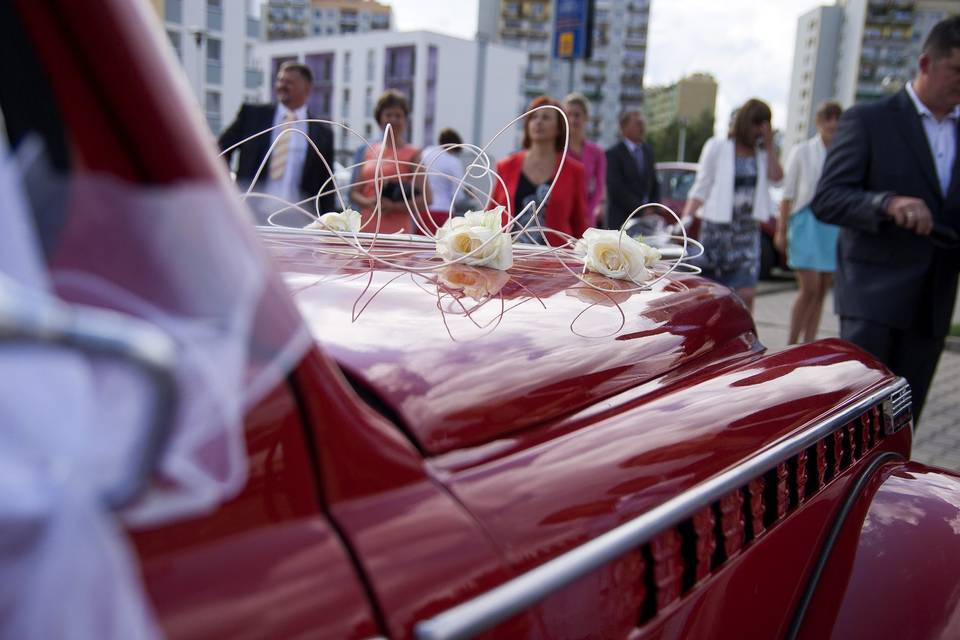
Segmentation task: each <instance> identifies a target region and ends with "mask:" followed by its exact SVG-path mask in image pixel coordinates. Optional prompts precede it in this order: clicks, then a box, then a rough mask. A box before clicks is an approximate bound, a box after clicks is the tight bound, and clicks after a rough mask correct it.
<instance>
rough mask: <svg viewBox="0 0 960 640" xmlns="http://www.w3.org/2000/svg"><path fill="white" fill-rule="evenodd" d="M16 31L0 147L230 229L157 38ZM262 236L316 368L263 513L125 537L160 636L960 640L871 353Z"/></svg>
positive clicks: (275, 409) (107, 16)
mask: <svg viewBox="0 0 960 640" xmlns="http://www.w3.org/2000/svg"><path fill="white" fill-rule="evenodd" d="M232 9H233V5H232V4H229V5H227V7H226V10H232ZM0 31H2V33H3V37H2V38H0V40H3V41H4V42H6V43H7V45H5V50H6V49H7V48H10V47H13V46H14V44H16V45H17V46H18V47H19V49H18V50H17V57H18V64H20V63H22V64H23V65H25V66H26V65H28V63H30V64H33V63H36V64H38V65H39V66H40V67H41V68H42V69H44V70H45V72H44V73H40V74H22V73H21V74H19V75H18V74H17V71H16V70H15V69H14V68H13V67H14V66H16V65H12V64H5V65H4V67H3V74H4V78H3V80H2V84H3V88H4V90H3V93H2V96H0V108H2V110H3V114H4V118H5V121H6V123H7V130H8V131H9V132H11V133H16V132H18V131H22V130H24V129H30V128H35V129H37V130H39V131H42V132H44V135H46V136H47V137H48V140H50V141H53V142H56V141H57V139H58V136H59V141H60V143H61V147H62V149H64V150H65V152H66V153H68V154H69V155H70V157H71V158H72V159H73V162H72V163H71V164H70V166H72V167H74V169H73V170H74V171H77V172H84V171H98V172H105V173H108V174H113V175H115V176H119V177H121V178H123V179H124V180H127V181H130V182H135V183H141V184H170V183H173V182H177V181H195V182H199V183H204V184H208V185H214V186H215V187H216V189H218V190H219V193H220V194H221V195H222V198H223V199H224V200H232V199H233V200H235V199H236V197H237V196H236V194H235V193H234V192H233V188H232V186H231V185H230V183H229V181H228V178H227V172H226V171H225V169H224V167H223V166H222V163H221V162H220V161H219V160H218V158H217V157H216V153H215V149H214V145H213V143H212V140H211V139H210V137H209V132H205V131H203V130H202V129H201V126H202V125H201V123H200V120H199V118H198V117H197V116H196V115H195V114H193V113H191V109H193V108H195V107H193V106H192V100H193V99H192V98H191V97H190V96H189V95H188V94H187V92H186V89H185V87H184V85H183V83H182V82H181V81H179V80H178V79H177V78H176V76H175V74H176V73H177V71H176V69H175V67H174V66H173V65H171V64H167V62H168V61H169V60H170V59H171V58H170V57H169V56H167V57H160V56H159V55H158V47H159V46H163V34H162V32H161V31H160V29H159V27H158V25H157V24H155V18H154V17H153V16H152V15H151V13H150V10H149V8H145V7H143V6H141V5H139V4H137V3H134V2H130V1H129V0H101V1H99V2H96V3H77V2H70V1H67V0H19V1H17V2H14V3H13V4H12V5H7V7H6V8H5V9H4V10H3V20H2V21H0ZM7 53H8V54H9V51H8V52H7ZM10 59H11V58H9V57H8V58H7V60H8V61H9V60H10ZM27 68H28V67H27ZM14 77H16V82H17V84H16V86H11V82H13V80H12V78H14ZM38 95H40V96H46V95H49V96H51V99H52V100H53V101H54V102H53V104H54V105H55V107H56V108H55V109H46V108H32V107H31V106H30V105H31V104H33V103H32V102H31V101H32V100H33V96H38ZM202 213H203V212H200V211H198V212H197V215H202ZM237 224H243V222H242V221H240V220H237ZM260 233H261V236H262V241H263V243H264V245H265V246H266V247H267V249H268V250H269V251H270V252H271V253H272V254H273V256H274V258H275V263H276V265H277V268H278V270H279V271H280V273H282V276H283V278H284V281H285V283H286V285H287V287H288V289H289V292H290V295H291V296H292V298H293V300H294V302H295V304H296V306H297V308H298V309H299V310H300V312H301V313H302V316H303V319H304V321H305V322H306V323H307V324H308V325H309V327H310V328H311V331H312V334H313V336H314V338H315V342H314V344H313V346H312V348H311V349H310V350H309V352H308V353H307V354H306V355H305V356H304V357H303V358H302V360H300V361H299V363H298V364H297V365H296V367H295V369H294V370H293V371H292V372H291V374H290V375H289V376H287V377H286V379H285V380H283V381H282V383H281V384H279V385H278V386H277V387H276V388H275V389H274V390H273V392H272V393H271V394H269V395H268V396H267V397H266V399H264V400H263V401H262V402H260V403H259V405H258V406H256V407H255V408H254V409H253V410H252V411H250V412H249V414H248V415H247V416H246V422H245V424H246V446H247V452H246V456H247V460H248V463H249V468H248V479H247V481H246V484H245V486H244V487H243V488H242V491H240V493H239V494H238V495H236V496H235V497H233V498H232V499H231V500H229V501H228V502H226V503H224V504H221V505H220V506H219V507H217V508H216V509H215V510H213V511H211V512H210V513H208V514H207V515H204V516H202V517H197V518H193V519H191V520H188V521H183V522H179V523H172V524H169V525H166V526H163V527H160V528H155V529H153V530H148V531H137V532H135V533H133V534H132V538H133V541H134V544H135V548H136V551H137V554H138V559H139V567H140V574H141V576H142V580H143V582H144V584H145V586H146V590H147V593H148V594H149V600H150V604H151V605H152V610H153V613H154V614H155V616H156V617H157V619H158V620H159V623H160V625H161V627H162V629H163V631H164V632H165V634H166V635H167V636H168V637H170V638H178V639H193V638H198V639H199V638H227V637H230V638H369V637H374V636H381V637H391V638H413V637H416V638H467V637H490V638H615V637H629V638H659V637H669V638H706V637H721V638H777V637H789V638H794V637H800V638H818V639H819V638H825V637H833V638H878V637H898V638H899V637H909V638H944V639H945V638H956V637H960V572H958V571H957V568H958V567H960V477H958V476H957V475H955V474H952V473H949V472H945V471H941V470H937V469H931V468H928V467H925V466H923V465H920V464H917V463H914V462H911V461H910V448H911V439H912V420H911V414H910V391H909V388H908V387H907V386H906V385H905V382H904V381H903V380H902V379H898V378H896V377H895V376H893V375H892V374H891V373H890V372H889V371H888V370H886V369H885V368H884V367H883V366H882V365H880V364H879V363H878V362H877V361H875V360H874V359H872V358H871V357H870V356H868V355H867V354H865V353H864V352H862V351H860V350H858V349H857V348H855V347H853V346H851V345H849V344H847V343H844V342H842V341H838V340H825V341H820V342H816V343H812V344H807V345H803V346H799V347H794V348H791V349H787V350H784V351H780V352H777V353H770V352H768V351H767V350H766V349H765V348H764V346H763V345H762V344H761V343H760V342H759V341H758V340H757V335H756V329H755V327H754V324H753V321H752V319H751V317H750V315H749V313H748V312H747V311H746V309H745V308H744V307H743V305H742V304H741V303H739V302H738V301H737V300H736V298H735V297H733V296H732V294H731V293H730V292H729V291H728V290H726V289H724V288H723V287H720V286H717V285H714V284H712V283H710V282H708V281H705V280H703V279H701V278H698V277H695V276H683V275H681V276H671V277H669V278H667V279H665V280H663V281H661V282H659V283H658V284H656V285H655V286H654V287H653V288H652V290H650V291H642V292H627V293H624V294H623V295H622V296H615V295H607V294H604V295H599V296H598V295H597V293H596V292H595V291H594V290H591V289H589V288H585V287H584V286H583V285H582V283H581V282H580V281H579V280H577V279H576V278H574V277H572V276H571V275H570V274H569V273H568V272H567V271H566V270H564V269H563V268H562V267H561V266H560V265H559V264H557V262H556V260H554V259H550V258H537V257H533V256H530V257H526V258H523V259H522V260H519V261H518V265H517V266H515V267H514V268H512V269H511V270H510V271H508V272H506V273H505V274H504V275H503V276H502V277H501V276H499V275H495V276H493V275H490V274H489V273H486V272H485V270H482V269H478V270H475V271H473V272H468V273H463V272H460V273H456V272H454V273H449V274H437V275H436V276H424V275H422V274H421V275H418V274H417V273H416V271H415V269H413V268H414V267H416V266H418V265H423V264H425V263H427V262H429V261H431V260H433V259H434V258H433V252H432V248H431V247H430V246H429V245H426V244H423V243H420V242H417V241H416V240H403V239H398V240H395V241H391V242H390V243H387V244H386V248H387V249H391V250H395V251H402V252H403V253H404V256H405V258H404V259H405V260H406V261H407V264H408V265H410V267H411V269H403V268H388V267H380V266H377V265H376V263H373V264H372V263H371V261H370V260H366V259H361V258H358V257H355V256H354V257H351V256H344V255H338V254H337V253H336V252H333V251H323V250H322V249H323V248H324V247H335V246H336V244H335V243H336V240H335V238H333V237H332V236H330V235H325V234H323V233H320V232H301V231H294V230H280V229H277V230H271V229H263V230H261V232H260ZM170 259H171V260H175V259H177V256H175V255H171V256H170ZM0 581H2V578H0ZM66 604H67V603H55V604H54V606H53V607H52V608H51V613H52V615H56V612H57V609H58V607H60V606H61V605H62V606H66ZM0 619H2V611H0ZM0 635H2V633H0Z"/></svg>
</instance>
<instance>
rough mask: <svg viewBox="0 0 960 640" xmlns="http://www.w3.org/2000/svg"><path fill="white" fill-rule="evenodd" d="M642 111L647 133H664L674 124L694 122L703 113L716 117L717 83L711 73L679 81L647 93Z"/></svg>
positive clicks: (648, 90)
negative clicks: (681, 121)
mask: <svg viewBox="0 0 960 640" xmlns="http://www.w3.org/2000/svg"><path fill="white" fill-rule="evenodd" d="M645 94H646V95H645V98H644V106H643V111H644V113H645V114H646V116H647V130H648V131H659V130H660V129H665V128H666V127H667V126H668V125H669V124H670V123H671V122H673V121H674V120H686V121H687V122H690V123H692V122H694V121H695V120H697V119H698V118H700V117H701V116H702V115H703V114H704V113H707V114H709V115H710V116H711V117H712V116H713V115H714V112H715V110H716V104H717V81H716V79H714V77H713V76H712V75H710V74H709V73H694V74H691V75H689V76H687V77H685V78H681V79H680V80H679V81H677V82H675V83H673V84H670V85H664V86H659V87H648V88H647V89H646V91H645Z"/></svg>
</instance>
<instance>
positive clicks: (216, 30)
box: [151, 0, 264, 135]
mask: <svg viewBox="0 0 960 640" xmlns="http://www.w3.org/2000/svg"><path fill="white" fill-rule="evenodd" d="M151 4H152V6H153V8H154V10H155V11H156V13H157V16H158V17H159V18H160V20H161V21H162V22H163V26H164V28H165V30H166V32H167V37H168V38H169V40H170V44H171V45H172V46H173V48H174V50H175V51H176V55H177V58H178V59H179V60H180V63H181V65H182V67H183V71H184V73H185V74H186V77H187V81H188V82H189V84H190V86H191V87H192V89H193V92H194V94H195V95H196V97H197V101H198V102H199V104H200V107H201V109H203V111H204V113H205V114H206V118H207V123H208V124H209V125H210V129H211V130H212V131H213V133H214V134H215V135H216V134H218V133H220V130H221V129H222V128H223V126H224V125H225V124H226V123H229V121H230V120H231V119H232V118H233V115H234V114H235V113H236V112H237V110H238V109H239V108H240V105H241V104H242V103H243V102H247V101H251V100H256V99H257V96H258V95H259V94H260V88H261V85H263V83H264V77H263V72H262V71H261V68H260V67H258V66H257V65H256V64H255V62H254V59H253V50H254V46H255V45H256V44H257V42H258V41H259V40H260V20H259V18H258V16H256V15H252V14H251V13H250V12H249V11H248V5H247V3H243V2H224V1H223V0H151Z"/></svg>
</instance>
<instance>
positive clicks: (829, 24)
mask: <svg viewBox="0 0 960 640" xmlns="http://www.w3.org/2000/svg"><path fill="white" fill-rule="evenodd" d="M842 25H843V7H841V6H839V5H835V6H832V7H817V8H815V9H812V10H810V11H808V12H807V13H805V14H803V15H802V16H800V19H799V20H798V21H797V36H796V41H795V43H794V48H793V73H792V75H791V78H790V94H789V97H788V99H787V128H786V130H785V131H784V145H785V146H786V148H792V147H793V145H795V144H798V143H800V142H803V141H804V140H806V139H807V138H809V137H810V136H811V135H813V131H814V130H815V128H814V124H813V118H814V114H815V113H816V110H817V106H818V105H820V104H821V103H822V102H824V101H826V100H830V99H833V98H834V96H835V90H836V89H835V86H834V75H835V73H834V71H835V69H836V66H837V60H838V53H839V52H838V48H839V45H840V28H841V26H842Z"/></svg>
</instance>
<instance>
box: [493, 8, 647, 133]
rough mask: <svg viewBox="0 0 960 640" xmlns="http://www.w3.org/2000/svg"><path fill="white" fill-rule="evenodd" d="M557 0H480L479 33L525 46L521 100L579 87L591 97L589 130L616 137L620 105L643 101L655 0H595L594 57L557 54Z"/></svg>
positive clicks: (634, 105) (635, 105) (637, 104)
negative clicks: (563, 57)
mask: <svg viewBox="0 0 960 640" xmlns="http://www.w3.org/2000/svg"><path fill="white" fill-rule="evenodd" d="M554 4H555V3H554V2H553V0H480V3H479V9H478V21H477V22H478V36H480V37H484V36H487V37H490V39H491V40H493V41H495V42H500V43H502V44H505V45H507V46H509V47H515V48H517V49H521V50H523V51H526V52H527V54H528V61H527V70H526V73H525V75H524V82H523V95H524V100H522V101H521V102H522V104H520V105H518V110H522V108H523V107H524V106H525V105H526V101H529V100H530V99H531V98H533V97H535V96H537V95H540V94H549V95H552V96H555V97H558V98H560V97H563V96H564V95H565V94H567V93H568V92H570V91H579V92H581V93H583V94H584V95H586V96H587V99H588V100H589V101H590V105H591V108H590V120H589V123H588V126H587V134H588V136H590V137H591V138H594V139H596V140H597V141H598V142H599V143H601V144H603V145H610V144H613V143H614V142H615V141H616V139H617V133H618V129H619V127H618V124H617V120H618V116H619V114H620V112H621V111H623V110H625V109H629V108H639V107H641V106H642V105H643V73H644V68H645V65H646V52H647V28H648V24H649V21H650V0H595V11H594V21H593V53H592V56H591V57H590V59H589V60H576V61H573V62H569V61H566V60H556V59H554V58H553V51H552V44H553V19H554V14H553V8H554Z"/></svg>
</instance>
